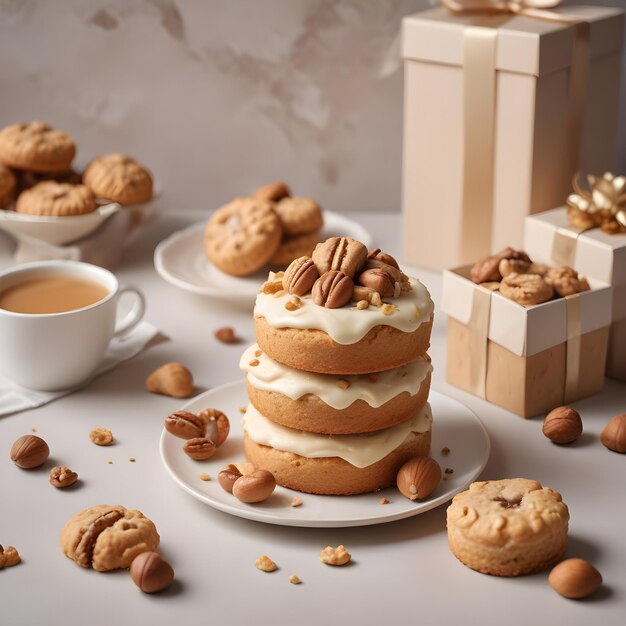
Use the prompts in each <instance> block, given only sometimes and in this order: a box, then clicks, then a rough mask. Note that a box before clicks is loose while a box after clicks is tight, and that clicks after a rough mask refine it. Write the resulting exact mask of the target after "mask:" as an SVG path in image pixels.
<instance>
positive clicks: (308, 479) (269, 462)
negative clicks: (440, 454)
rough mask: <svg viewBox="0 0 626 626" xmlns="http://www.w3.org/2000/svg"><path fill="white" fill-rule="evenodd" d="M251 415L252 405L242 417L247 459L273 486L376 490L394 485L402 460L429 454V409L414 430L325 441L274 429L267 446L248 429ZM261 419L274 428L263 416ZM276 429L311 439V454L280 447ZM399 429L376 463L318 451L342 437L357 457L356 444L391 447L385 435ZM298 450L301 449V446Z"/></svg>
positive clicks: (320, 490) (355, 491) (318, 490)
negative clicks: (374, 440)
mask: <svg viewBox="0 0 626 626" xmlns="http://www.w3.org/2000/svg"><path fill="white" fill-rule="evenodd" d="M427 406H428V405H427ZM254 411H255V409H254V407H253V406H252V405H250V406H249V407H248V410H247V411H246V415H245V418H244V450H245V453H246V458H247V459H248V461H249V462H250V463H252V465H253V466H254V467H255V468H259V469H266V470H268V471H270V472H271V473H272V474H273V475H274V477H275V478H276V483H277V484H279V485H282V486H283V487H287V488H289V489H295V490H296V491H303V492H306V493H316V494H327V495H351V494H358V493H368V492H371V491H378V490H380V489H384V488H386V487H389V486H390V485H392V484H394V483H395V481H396V475H397V473H398V470H399V469H400V467H401V466H402V465H403V464H404V463H406V461H408V460H409V459H411V458H413V457H415V456H427V455H428V454H429V452H430V442H431V424H432V417H431V416H430V408H428V409H424V410H423V411H422V413H421V414H420V416H416V418H415V422H414V424H415V425H414V426H413V428H415V430H412V429H411V428H410V427H408V426H403V425H398V426H395V427H393V428H391V429H385V430H383V431H378V432H377V433H371V434H365V435H336V436H334V437H328V436H327V435H316V434H312V433H299V432H298V431H292V430H291V429H287V428H283V427H281V426H276V425H272V426H271V429H272V432H271V433H270V435H269V437H268V438H267V439H268V440H269V439H271V440H272V443H273V445H269V441H268V440H265V439H264V438H263V436H261V437H258V433H256V432H254V431H252V430H251V429H250V425H249V423H248V420H249V418H250V416H252V415H253V414H254ZM257 414H258V413H257ZM261 417H262V416H261ZM262 419H264V420H265V421H266V422H267V423H269V424H272V423H271V422H269V420H267V419H266V418H263V417H262ZM419 420H422V421H421V422H420V421H419ZM417 424H419V426H418V425H417ZM276 429H278V430H279V431H280V430H282V431H284V432H287V433H295V435H296V437H297V438H302V437H304V438H305V439H311V440H312V445H309V446H307V447H308V448H309V449H310V450H312V451H313V452H312V453H311V455H309V456H304V455H303V454H299V453H298V452H293V451H287V450H285V449H283V447H281V445H282V444H281V442H280V434H279V435H278V436H277V435H276V432H273V431H275V430H276ZM399 429H403V430H401V431H400V433H401V438H400V440H399V441H397V445H395V446H393V447H392V448H391V449H389V450H387V449H386V448H385V449H384V450H382V453H380V454H378V455H376V456H375V457H373V459H375V460H372V462H367V464H364V463H357V464H355V463H353V462H350V461H348V460H346V459H344V458H342V457H340V456H337V455H336V454H335V455H333V456H330V455H328V456H322V455H321V454H320V450H321V451H322V452H324V451H325V450H326V449H329V446H331V448H330V449H332V446H333V444H334V442H336V441H338V440H342V439H343V440H347V441H348V442H349V443H347V444H346V445H345V446H344V447H345V448H346V450H349V452H350V454H354V453H355V451H356V449H357V448H358V447H359V442H363V445H364V446H365V447H368V448H370V449H371V448H372V447H375V446H372V445H371V444H369V443H368V441H370V440H371V438H372V437H378V438H382V439H383V440H384V439H385V438H386V437H388V438H389V439H390V440H391V441H392V445H393V443H396V441H395V440H394V437H393V436H389V435H387V433H389V432H392V431H394V430H395V431H398V430H399ZM396 439H397V438H396ZM382 445H384V443H383V444H382ZM296 447H297V446H296ZM298 449H299V450H300V451H302V450H301V449H300V448H299V447H298ZM370 454H371V452H370ZM352 460H353V459H352Z"/></svg>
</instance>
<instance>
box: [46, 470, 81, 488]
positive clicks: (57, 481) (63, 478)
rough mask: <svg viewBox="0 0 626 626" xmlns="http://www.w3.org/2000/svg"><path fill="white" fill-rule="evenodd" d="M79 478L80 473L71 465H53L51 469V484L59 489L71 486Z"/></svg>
mask: <svg viewBox="0 0 626 626" xmlns="http://www.w3.org/2000/svg"><path fill="white" fill-rule="evenodd" d="M77 480H78V474H77V473H76V472H73V471H72V470H71V469H70V468H69V467H65V466H62V467H53V468H52V469H51V470H50V484H51V485H53V486H54V487H56V488H57V489H63V488H64V487H71V486H72V485H73V484H74V483H75V482H76V481H77Z"/></svg>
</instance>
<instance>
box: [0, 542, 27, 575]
mask: <svg viewBox="0 0 626 626" xmlns="http://www.w3.org/2000/svg"><path fill="white" fill-rule="evenodd" d="M21 560H22V559H21V558H20V555H19V553H18V551H17V550H16V549H15V548H14V547H13V546H7V549H6V550H5V549H4V548H3V547H2V546H1V545H0V569H3V568H5V567H13V566H14V565H17V564H18V563H19V562H20V561H21Z"/></svg>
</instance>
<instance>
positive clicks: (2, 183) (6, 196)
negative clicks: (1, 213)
mask: <svg viewBox="0 0 626 626" xmlns="http://www.w3.org/2000/svg"><path fill="white" fill-rule="evenodd" d="M16 184H17V181H16V179H15V175H14V174H13V172H12V171H11V170H10V169H9V168H8V167H7V166H6V165H2V163H0V208H4V207H5V206H6V205H7V204H9V203H10V202H11V201H12V200H13V195H14V192H15V186H16Z"/></svg>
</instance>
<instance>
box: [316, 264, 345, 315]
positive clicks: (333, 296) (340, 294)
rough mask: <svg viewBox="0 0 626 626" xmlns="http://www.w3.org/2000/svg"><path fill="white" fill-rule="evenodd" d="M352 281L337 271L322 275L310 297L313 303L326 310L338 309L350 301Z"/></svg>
mask: <svg viewBox="0 0 626 626" xmlns="http://www.w3.org/2000/svg"><path fill="white" fill-rule="evenodd" d="M353 287H354V283H353V282H352V279H351V278H350V277H349V276H347V275H346V274H344V273H343V272H340V271H337V270H331V271H329V272H326V273H325V274H322V276H320V277H319V278H318V279H317V280H316V281H315V284H314V285H313V289H312V291H311V296H312V298H313V302H315V304H317V305H318V306H323V307H325V308H327V309H338V308H340V307H342V306H344V305H345V304H348V302H350V300H351V299H352V288H353Z"/></svg>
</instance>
